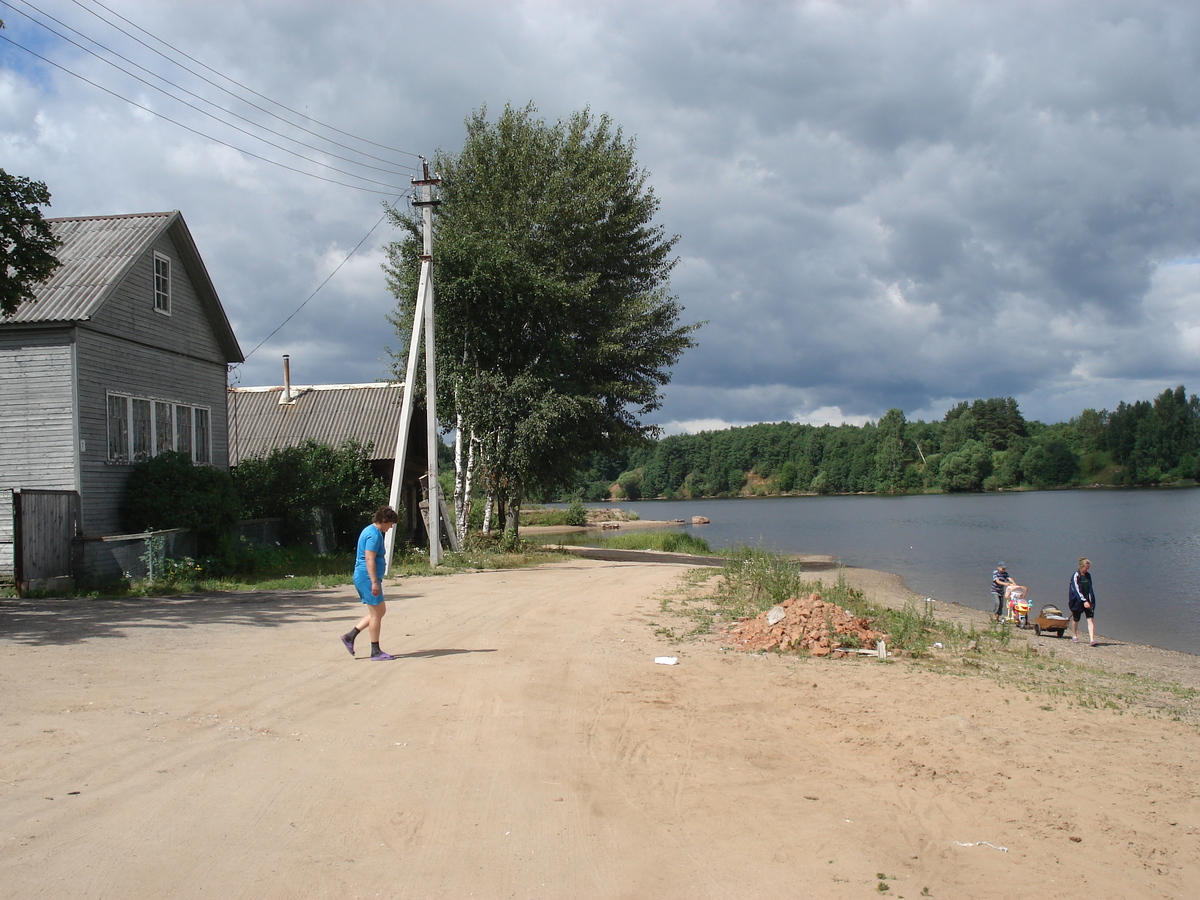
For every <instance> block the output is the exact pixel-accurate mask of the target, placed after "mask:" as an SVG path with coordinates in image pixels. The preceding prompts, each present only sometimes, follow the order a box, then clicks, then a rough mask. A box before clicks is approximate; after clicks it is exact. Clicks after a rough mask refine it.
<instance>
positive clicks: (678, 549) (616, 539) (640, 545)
mask: <svg viewBox="0 0 1200 900" xmlns="http://www.w3.org/2000/svg"><path fill="white" fill-rule="evenodd" d="M600 546H601V547H608V548H611V549H614V550H658V551H659V552H661V553H694V554H697V555H702V556H709V555H711V554H712V552H713V551H712V548H711V547H710V546H708V541H706V540H704V538H702V537H697V536H696V535H694V534H688V533H687V532H686V531H629V532H626V533H625V534H615V535H613V536H612V537H607V538H604V539H603V540H601V541H600Z"/></svg>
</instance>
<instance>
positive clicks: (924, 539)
mask: <svg viewBox="0 0 1200 900" xmlns="http://www.w3.org/2000/svg"><path fill="white" fill-rule="evenodd" d="M556 505H557V504H556ZM591 505H596V506H602V505H603V504H591ZM616 505H617V506H619V507H620V508H621V509H627V510H631V511H634V512H636V513H637V514H638V515H639V516H640V517H641V518H643V519H666V520H669V519H684V520H686V521H688V522H690V521H691V517H692V516H694V515H701V516H707V517H709V519H711V520H712V521H711V524H709V525H686V526H684V527H685V529H686V530H688V531H691V532H692V533H694V534H696V535H699V536H701V537H703V538H704V539H705V540H707V541H708V543H709V545H710V546H711V547H713V548H714V549H719V548H723V547H731V546H736V545H738V544H748V545H751V546H761V547H763V548H765V549H772V550H779V551H782V552H786V553H822V554H829V555H831V556H834V557H837V558H838V559H839V560H841V561H842V562H843V563H844V564H846V565H848V566H856V567H860V568H867V569H881V570H883V571H886V572H894V573H896V574H898V575H901V576H903V578H904V580H905V582H906V583H907V584H908V586H909V587H910V588H912V590H914V591H916V592H917V593H919V594H922V595H924V596H928V597H933V598H934V599H937V600H944V601H955V602H958V603H961V604H963V605H964V606H972V607H975V608H977V609H991V608H992V601H991V597H992V595H991V593H990V590H991V589H990V580H991V573H992V569H994V568H995V566H996V563H997V562H998V561H1000V560H1004V561H1005V562H1006V563H1008V570H1009V572H1010V573H1011V574H1012V575H1013V577H1014V578H1015V579H1016V580H1017V581H1018V582H1019V583H1021V584H1024V585H1027V586H1028V587H1029V589H1030V600H1031V601H1032V603H1033V609H1034V612H1036V611H1037V609H1039V608H1040V607H1041V605H1042V604H1043V603H1054V604H1056V605H1057V606H1059V607H1060V608H1062V609H1064V610H1065V609H1066V601H1067V582H1068V580H1069V579H1070V577H1071V574H1072V572H1074V571H1075V567H1076V564H1077V562H1078V560H1079V557H1081V556H1087V557H1088V558H1090V559H1091V560H1092V576H1093V580H1094V584H1095V590H1096V631H1097V633H1098V634H1101V635H1108V636H1110V637H1113V638H1117V639H1120V640H1125V641H1132V642H1135V643H1139V644H1149V645H1151V646H1155V647H1164V648H1166V649H1169V650H1182V651H1185V652H1187V653H1193V654H1200V602H1198V601H1197V599H1196V598H1195V597H1193V596H1192V591H1193V589H1194V588H1195V586H1196V585H1197V583H1200V490H1198V489H1190V488H1179V489H1142V490H1132V489H1131V490H1075V491H1030V492H1023V493H1000V494H933V495H920V496H901V497H887V496H851V497H774V498H761V499H730V500H678V501H671V500H643V501H637V502H621V503H619V504H616Z"/></svg>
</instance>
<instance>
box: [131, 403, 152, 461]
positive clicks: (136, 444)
mask: <svg viewBox="0 0 1200 900" xmlns="http://www.w3.org/2000/svg"><path fill="white" fill-rule="evenodd" d="M129 405H130V407H131V412H132V413H133V416H132V418H133V461H134V462H141V461H142V460H144V459H149V458H150V457H151V456H153V455H154V424H153V419H151V418H150V401H149V400H138V399H133V400H130V401H129Z"/></svg>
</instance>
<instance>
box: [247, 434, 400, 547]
mask: <svg viewBox="0 0 1200 900" xmlns="http://www.w3.org/2000/svg"><path fill="white" fill-rule="evenodd" d="M369 451H370V448H369V447H365V446H363V445H362V444H360V443H358V442H357V441H346V442H345V443H344V444H342V445H341V446H340V447H338V448H336V449H335V448H333V447H331V446H329V445H328V444H319V443H317V442H316V441H312V440H309V441H305V442H304V443H302V444H300V445H298V446H295V447H283V448H279V449H276V450H272V451H271V453H270V454H269V455H268V456H266V457H264V458H259V459H247V460H244V461H243V462H242V463H241V464H239V465H238V467H237V468H236V469H234V471H233V480H234V483H235V484H236V485H237V490H238V493H239V494H240V495H241V498H242V503H243V504H244V506H245V509H246V514H247V516H248V517H250V518H277V517H278V518H282V519H284V532H285V535H286V537H287V541H288V543H291V542H295V541H299V540H302V539H303V538H304V537H306V536H307V534H308V532H309V530H310V529H311V526H312V511H313V510H314V509H324V510H327V511H328V512H329V514H330V516H332V518H333V527H334V533H335V534H334V540H335V541H336V543H337V545H338V546H339V547H348V546H352V545H353V543H354V540H355V538H356V537H357V535H358V533H359V532H360V531H362V528H363V526H364V525H365V524H366V523H368V522H369V521H370V520H371V515H372V514H373V513H374V512H375V510H376V509H378V508H379V507H380V506H382V505H383V504H384V503H387V499H388V489H389V485H387V484H385V483H384V482H383V480H382V479H378V478H375V477H374V476H373V475H372V474H371V461H370V458H369V456H368V453H369ZM397 511H399V510H397Z"/></svg>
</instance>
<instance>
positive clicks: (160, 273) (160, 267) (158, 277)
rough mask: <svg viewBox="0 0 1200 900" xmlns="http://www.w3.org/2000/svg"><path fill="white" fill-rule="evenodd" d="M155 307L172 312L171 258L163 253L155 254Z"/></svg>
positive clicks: (161, 310) (168, 313)
mask: <svg viewBox="0 0 1200 900" xmlns="http://www.w3.org/2000/svg"><path fill="white" fill-rule="evenodd" d="M154 308H155V309H156V310H158V311H159V312H161V313H166V314H167V315H168V316H169V315H170V314H171V260H170V259H169V258H167V257H165V256H163V255H162V254H161V253H155V254H154Z"/></svg>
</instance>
